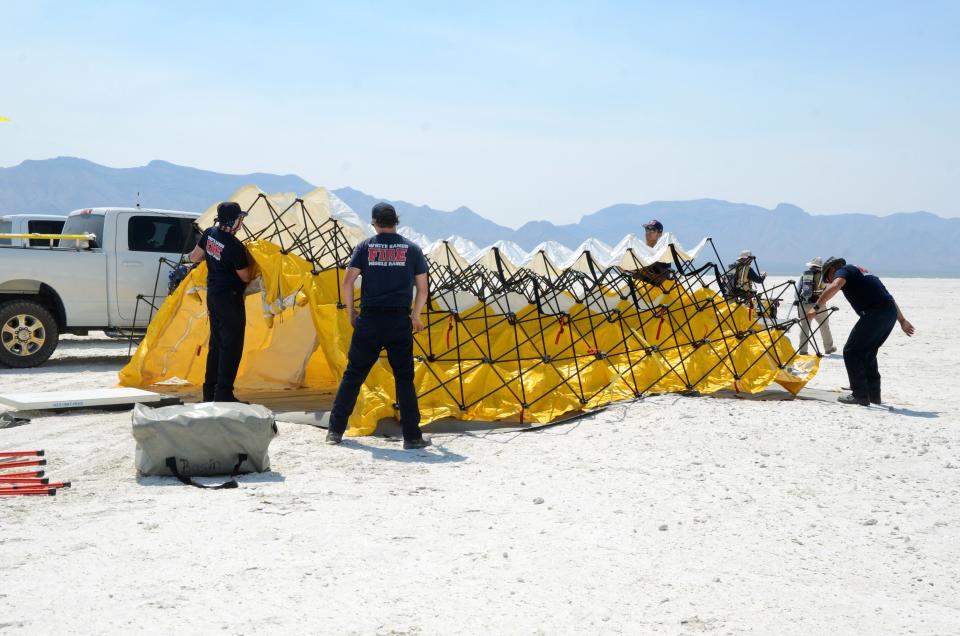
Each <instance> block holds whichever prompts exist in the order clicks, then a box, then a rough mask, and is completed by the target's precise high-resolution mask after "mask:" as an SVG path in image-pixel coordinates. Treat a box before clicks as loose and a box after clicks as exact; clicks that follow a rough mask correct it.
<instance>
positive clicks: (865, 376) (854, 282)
mask: <svg viewBox="0 0 960 636" xmlns="http://www.w3.org/2000/svg"><path fill="white" fill-rule="evenodd" d="M823 275H824V278H825V279H826V280H827V282H828V283H829V284H828V285H827V286H826V288H825V289H824V290H823V293H822V294H820V298H819V300H818V301H817V302H816V303H814V304H813V306H811V307H810V309H808V310H807V318H808V319H809V320H813V319H814V318H815V317H816V315H817V314H818V313H819V312H820V311H822V310H823V307H824V306H825V305H826V303H827V301H829V300H830V299H831V298H833V296H834V295H836V293H837V292H839V291H841V290H842V291H843V295H844V296H845V297H846V298H847V301H848V302H849V303H850V306H851V307H853V310H854V311H855V312H857V315H859V316H860V319H859V320H857V324H855V325H854V326H853V329H852V330H851V331H850V336H849V337H848V338H847V344H845V345H844V346H843V363H844V364H845V365H846V367H847V378H848V379H849V381H850V390H851V394H850V395H843V396H840V397H839V398H838V400H839V401H840V402H843V403H844V404H859V405H861V406H869V405H870V404H871V403H873V404H880V403H881V396H880V369H879V367H878V364H877V352H878V351H879V350H880V347H881V345H883V343H884V342H886V340H887V337H888V336H889V335H890V332H891V331H893V325H894V323H897V322H899V323H900V328H901V329H903V332H904V333H905V334H907V335H908V336H912V335H913V334H914V331H915V330H914V328H913V325H911V324H910V322H909V321H908V320H907V319H906V318H905V317H904V316H903V312H901V311H900V307H898V306H897V303H896V301H894V299H893V296H891V295H890V292H888V291H887V288H886V287H884V285H883V283H882V282H880V279H879V278H877V277H876V276H874V275H873V274H871V273H869V272H867V271H866V270H864V269H862V268H860V267H857V266H855V265H847V261H846V260H844V259H842V258H835V257H833V256H831V257H830V258H828V259H827V260H826V262H824V264H823Z"/></svg>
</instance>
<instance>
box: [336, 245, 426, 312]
mask: <svg viewBox="0 0 960 636" xmlns="http://www.w3.org/2000/svg"><path fill="white" fill-rule="evenodd" d="M349 267H355V268H357V269H359V270H360V272H361V274H362V275H363V282H362V283H361V284H360V307H361V308H363V307H407V308H409V307H410V302H411V301H412V300H413V279H414V276H416V275H418V274H425V273H426V272H427V259H426V258H424V256H423V251H422V250H421V249H420V248H419V247H417V246H416V245H415V244H413V243H411V242H410V241H408V240H407V239H405V238H403V237H402V236H400V235H399V234H394V233H392V232H391V233H383V234H377V235H376V236H374V237H373V238H368V239H367V240H365V241H363V242H361V243H360V244H359V245H357V247H356V249H354V250H353V256H352V257H351V258H350V265H349Z"/></svg>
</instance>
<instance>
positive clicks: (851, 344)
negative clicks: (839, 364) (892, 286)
mask: <svg viewBox="0 0 960 636" xmlns="http://www.w3.org/2000/svg"><path fill="white" fill-rule="evenodd" d="M896 323H897V308H896V306H894V305H887V306H883V307H878V308H875V309H868V310H867V311H866V312H864V314H863V315H862V316H860V320H858V321H857V324H855V325H854V326H853V330H852V331H851V332H850V337H849V338H847V344H846V345H844V347H843V363H844V364H845V365H846V367H847V378H848V379H849V380H850V391H851V392H852V393H853V396H854V397H856V398H864V399H871V400H873V401H875V402H878V401H880V368H879V367H878V365H877V352H878V351H879V350H880V347H881V345H883V343H884V342H886V341H887V337H888V336H889V335H890V332H891V331H893V326H894V325H895V324H896Z"/></svg>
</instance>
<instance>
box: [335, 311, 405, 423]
mask: <svg viewBox="0 0 960 636" xmlns="http://www.w3.org/2000/svg"><path fill="white" fill-rule="evenodd" d="M409 313H410V310H409V309H404V308H392V307H389V308H387V307H384V308H380V307H373V308H369V309H363V310H361V312H360V317H359V318H357V326H356V328H355V329H354V330H353V338H352V339H351V340H350V351H349V352H348V353H347V370H346V371H344V373H343V379H341V380H340V388H339V389H337V396H336V397H335V398H334V400H333V409H332V410H331V411H330V431H332V432H334V433H339V434H341V435H342V434H343V433H344V431H346V430H347V420H348V419H349V417H350V414H351V413H353V408H354V406H356V403H357V396H358V395H359V394H360V387H361V386H362V385H363V381H364V380H366V379H367V374H369V373H370V369H371V368H373V365H374V364H375V363H376V362H377V359H378V358H379V357H380V351H381V350H383V349H386V350H387V361H388V362H389V363H390V367H391V368H392V369H393V379H394V385H395V387H396V391H397V403H398V404H399V405H400V427H401V428H402V429H403V439H405V440H408V441H413V440H418V439H421V438H422V437H423V435H422V433H421V432H420V407H419V406H418V405H417V392H416V389H414V386H413V327H412V323H411V321H410V315H409Z"/></svg>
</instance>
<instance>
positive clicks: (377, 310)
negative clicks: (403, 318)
mask: <svg viewBox="0 0 960 636" xmlns="http://www.w3.org/2000/svg"><path fill="white" fill-rule="evenodd" d="M360 313H361V314H366V313H369V314H409V313H410V308H409V307H361V308H360Z"/></svg>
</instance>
